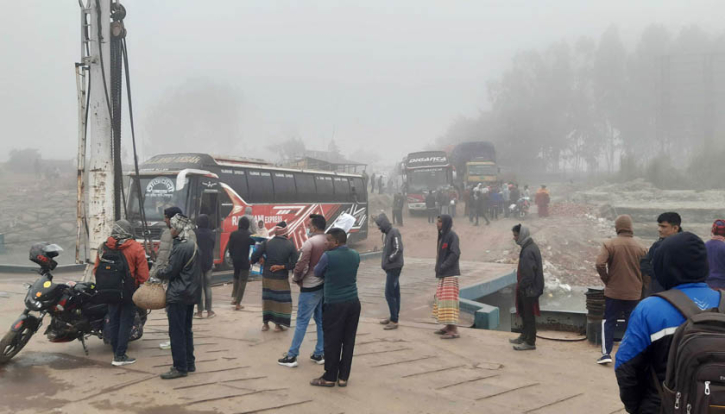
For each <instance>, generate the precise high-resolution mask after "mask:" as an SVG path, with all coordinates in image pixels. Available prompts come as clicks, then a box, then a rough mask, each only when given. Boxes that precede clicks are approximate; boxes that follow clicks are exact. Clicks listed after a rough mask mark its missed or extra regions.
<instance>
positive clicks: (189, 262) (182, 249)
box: [158, 214, 201, 379]
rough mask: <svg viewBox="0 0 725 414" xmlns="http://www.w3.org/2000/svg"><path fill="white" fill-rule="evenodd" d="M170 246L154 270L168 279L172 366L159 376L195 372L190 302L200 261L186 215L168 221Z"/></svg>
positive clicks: (194, 297)
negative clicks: (161, 264) (165, 259)
mask: <svg viewBox="0 0 725 414" xmlns="http://www.w3.org/2000/svg"><path fill="white" fill-rule="evenodd" d="M170 225H171V235H172V236H173V237H174V247H173V248H172V249H171V255H170V256H169V263H168V265H167V266H166V267H164V268H163V269H160V270H159V272H158V277H159V279H162V280H168V281H169V287H168V288H167V289H166V314H167V316H168V318H169V337H170V338H171V356H172V358H173V362H174V365H173V366H172V367H171V369H170V370H169V372H167V373H165V374H161V378H162V379H176V378H181V377H185V376H187V373H189V372H194V371H196V364H195V361H196V359H195V358H194V332H193V331H192V330H191V328H192V322H193V319H194V305H195V304H196V303H197V302H198V301H199V295H200V293H201V289H200V280H201V263H200V260H199V259H198V256H199V252H198V249H197V247H196V243H195V242H193V241H191V240H190V235H191V234H193V233H194V231H193V229H192V227H191V223H190V221H189V219H188V218H186V217H184V216H182V215H181V214H176V215H175V216H174V217H172V218H171V220H170Z"/></svg>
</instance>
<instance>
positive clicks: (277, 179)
mask: <svg viewBox="0 0 725 414" xmlns="http://www.w3.org/2000/svg"><path fill="white" fill-rule="evenodd" d="M272 180H273V181H274V201H276V202H278V203H280V202H281V203H293V202H295V201H298V200H297V190H296V189H295V178H294V176H293V175H292V174H288V173H281V172H278V173H274V174H273V175H272Z"/></svg>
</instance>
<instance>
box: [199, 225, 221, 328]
mask: <svg viewBox="0 0 725 414" xmlns="http://www.w3.org/2000/svg"><path fill="white" fill-rule="evenodd" d="M194 233H195V234H196V244H197V246H198V248H199V260H200V261H201V275H202V278H201V295H199V303H198V304H197V309H196V310H197V313H196V317H197V318H201V317H203V314H202V311H203V310H206V317H207V318H209V319H211V318H213V317H215V316H216V314H215V313H214V311H213V310H212V309H211V274H212V268H213V267H214V245H215V244H216V237H215V236H214V231H212V229H210V228H209V216H207V215H206V214H200V215H199V217H197V218H196V229H195V230H194Z"/></svg>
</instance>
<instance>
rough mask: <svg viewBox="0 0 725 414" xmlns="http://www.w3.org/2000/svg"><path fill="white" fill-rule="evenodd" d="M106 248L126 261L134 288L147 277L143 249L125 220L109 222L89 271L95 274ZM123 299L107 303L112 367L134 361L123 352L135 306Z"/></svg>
mask: <svg viewBox="0 0 725 414" xmlns="http://www.w3.org/2000/svg"><path fill="white" fill-rule="evenodd" d="M107 250H119V251H121V253H122V254H123V257H124V259H125V261H126V269H127V270H128V272H129V274H130V275H131V277H132V278H133V279H134V281H135V282H136V286H135V288H137V287H139V286H140V285H141V284H142V283H144V282H146V281H147V280H148V279H149V266H148V262H147V261H146V252H145V251H144V248H143V246H141V245H140V244H139V243H138V242H137V241H136V240H134V238H133V229H132V228H131V224H130V223H129V222H128V221H126V220H119V221H117V222H116V223H115V224H114V225H113V230H112V231H111V237H109V238H108V240H106V243H104V244H103V245H102V246H101V248H100V249H99V251H100V254H99V255H98V257H96V265H95V266H94V268H93V274H94V275H95V274H96V270H97V269H98V265H99V263H100V262H101V257H102V256H103V253H104V252H106V251H107ZM130 299H131V298H125V300H123V301H122V302H119V303H110V304H109V305H108V330H107V333H108V335H109V336H110V340H111V346H112V347H113V362H112V364H113V366H123V365H129V364H133V363H134V362H136V360H135V359H134V358H131V357H129V356H128V355H126V350H127V348H128V340H129V338H130V336H131V327H132V325H133V320H134V317H135V316H136V305H134V304H133V302H132V301H131V300H130Z"/></svg>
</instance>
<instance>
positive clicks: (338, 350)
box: [322, 299, 360, 381]
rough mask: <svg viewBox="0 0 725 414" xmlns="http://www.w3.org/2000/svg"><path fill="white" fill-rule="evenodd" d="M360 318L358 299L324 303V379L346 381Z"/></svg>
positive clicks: (348, 375) (350, 366)
mask: <svg viewBox="0 0 725 414" xmlns="http://www.w3.org/2000/svg"><path fill="white" fill-rule="evenodd" d="M359 320H360V301H359V300H357V299H355V300H353V301H348V302H342V303H326V304H325V306H324V307H323V311H322V328H323V333H324V336H325V374H324V375H323V376H322V378H324V379H325V381H337V380H338V379H341V380H343V381H347V380H348V378H350V369H351V368H352V354H353V352H354V351H355V335H356V334H357V324H358V321H359Z"/></svg>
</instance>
